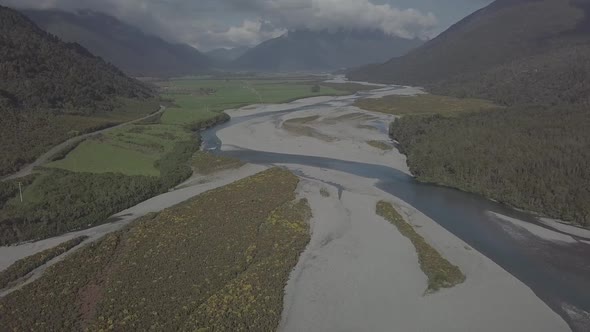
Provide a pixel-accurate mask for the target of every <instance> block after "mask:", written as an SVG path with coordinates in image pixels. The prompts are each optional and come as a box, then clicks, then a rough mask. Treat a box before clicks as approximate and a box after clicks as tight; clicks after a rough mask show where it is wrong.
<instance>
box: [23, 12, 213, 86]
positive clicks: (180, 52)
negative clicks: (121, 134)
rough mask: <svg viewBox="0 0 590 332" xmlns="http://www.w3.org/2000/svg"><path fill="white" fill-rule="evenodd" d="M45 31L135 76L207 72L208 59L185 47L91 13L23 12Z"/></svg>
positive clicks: (110, 18)
mask: <svg viewBox="0 0 590 332" xmlns="http://www.w3.org/2000/svg"><path fill="white" fill-rule="evenodd" d="M24 13H25V15H27V16H28V17H29V18H30V19H32V20H33V21H34V22H35V23H36V24H37V25H39V26H40V27H41V28H42V29H44V30H46V31H48V32H49V33H52V34H54V35H56V36H58V37H60V38H61V39H63V40H65V41H69V42H76V43H79V44H80V45H82V46H84V47H85V48H87V49H88V50H89V51H90V52H92V53H93V54H96V55H98V56H100V57H102V58H104V59H105V60H106V61H108V62H110V63H112V64H114V65H115V66H117V67H118V68H121V69H122V70H123V71H125V72H126V73H128V74H130V75H133V76H155V77H162V76H164V77H167V76H184V75H191V74H199V73H203V72H205V71H207V70H208V68H209V66H210V65H211V61H210V60H209V58H208V57H207V56H205V55H203V54H202V53H200V52H199V51H197V50H196V49H194V48H193V47H191V46H189V45H186V44H173V43H169V42H167V41H164V40H162V39H161V38H159V37H155V36H151V35H148V34H146V33H144V32H142V31H141V30H140V29H138V28H135V27H133V26H130V25H128V24H126V23H123V22H121V21H119V20H118V19H116V18H114V17H111V16H108V15H105V14H102V13H97V12H92V11H80V12H78V13H69V12H62V11H54V10H48V11H30V10H29V11H24Z"/></svg>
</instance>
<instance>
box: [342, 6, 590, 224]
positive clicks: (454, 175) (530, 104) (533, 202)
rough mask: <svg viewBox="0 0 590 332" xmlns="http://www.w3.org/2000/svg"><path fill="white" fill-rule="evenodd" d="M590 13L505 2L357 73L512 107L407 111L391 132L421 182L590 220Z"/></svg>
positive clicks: (581, 221) (584, 9)
mask: <svg viewBox="0 0 590 332" xmlns="http://www.w3.org/2000/svg"><path fill="white" fill-rule="evenodd" d="M589 14H590V1H588V0H571V1H570V0H539V1H532V0H521V1H508V0H497V1H495V2H494V3H492V4H491V5H489V6H487V7H485V8H483V9H481V10H479V11H478V12H476V13H474V14H472V15H471V16H469V17H467V18H465V19H464V20H462V21H461V22H459V23H457V24H456V25H455V26H453V27H451V28H450V29H448V30H447V31H445V32H444V33H442V34H441V35H440V36H439V37H437V38H435V39H433V40H432V41H430V42H428V43H426V44H425V45H424V46H422V47H421V48H418V49H417V50H415V51H413V52H412V53H410V54H409V55H407V56H405V57H401V58H397V59H392V60H391V61H389V62H387V63H385V64H383V65H375V66H370V67H367V68H364V69H361V70H359V71H356V72H354V73H351V74H350V76H351V77H352V78H355V79H364V80H371V81H382V82H396V83H403V84H411V85H421V86H425V87H426V88H427V90H428V91H429V92H433V93H436V94H441V95H448V96H454V97H460V98H482V99H487V100H491V101H494V102H496V103H497V104H500V105H503V106H507V108H506V109H503V110H498V111H493V112H482V113H474V114H462V115H458V116H455V117H449V118H445V117H442V116H412V117H404V118H402V119H399V120H397V121H396V122H395V123H394V124H393V125H392V127H391V135H392V137H393V138H394V139H396V140H398V141H399V143H400V145H401V148H402V149H403V150H404V152H405V153H406V154H407V155H408V163H409V165H410V167H411V170H412V172H413V173H414V174H415V175H416V176H417V178H418V179H419V180H422V181H427V182H434V183H440V184H444V185H448V186H452V187H457V188H460V189H462V190H466V191H471V192H476V193H480V194H483V195H485V196H487V197H490V198H493V199H496V200H498V201H502V202H505V203H507V204H510V205H513V206H517V207H520V208H524V209H528V210H534V211H537V212H541V213H543V214H545V215H548V216H551V217H555V218H559V219H565V220H568V221H571V222H574V223H578V224H583V225H585V226H590V203H589V202H590V191H589V190H590V189H589V188H590V182H589V181H590V180H589V179H590V171H589V168H588V167H589V166H590V153H589V151H590V134H589V133H590V110H589V109H588V108H589V107H590V34H589V33H588V32H589V31H590V15H589ZM474 111H476V110H474Z"/></svg>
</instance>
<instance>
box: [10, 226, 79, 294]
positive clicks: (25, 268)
mask: <svg viewBox="0 0 590 332" xmlns="http://www.w3.org/2000/svg"><path fill="white" fill-rule="evenodd" d="M87 238H88V237H86V236H80V237H77V238H75V239H72V240H69V241H66V242H64V243H62V244H60V245H58V246H57V247H54V248H50V249H47V250H44V251H42V252H40V253H38V254H35V255H32V256H29V257H26V258H23V259H21V260H18V261H16V262H15V263H14V264H12V265H10V266H9V267H8V268H6V269H5V270H3V271H0V289H5V288H7V287H9V286H11V284H13V283H14V282H16V281H18V280H19V279H21V278H22V277H25V276H26V275H27V274H29V273H30V272H32V271H33V270H35V269H36V268H38V267H40V266H42V265H44V264H45V263H47V262H49V261H50V260H52V259H54V258H55V257H57V256H60V255H62V254H64V253H66V252H68V251H69V250H70V249H72V248H74V247H75V246H77V245H79V244H80V243H82V242H84V240H86V239H87Z"/></svg>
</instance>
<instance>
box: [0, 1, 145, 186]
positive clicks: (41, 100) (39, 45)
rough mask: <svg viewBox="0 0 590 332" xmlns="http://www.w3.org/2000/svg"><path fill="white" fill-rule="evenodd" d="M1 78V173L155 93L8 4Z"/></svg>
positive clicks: (0, 12)
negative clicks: (115, 111) (51, 33)
mask: <svg viewBox="0 0 590 332" xmlns="http://www.w3.org/2000/svg"><path fill="white" fill-rule="evenodd" d="M0 77H1V79H0V142H2V144H1V145H0V176H2V175H5V174H8V173H9V172H13V171H15V170H17V169H18V168H19V167H20V166H22V165H24V164H26V163H28V162H30V161H32V160H33V159H34V158H36V157H37V156H38V155H40V154H41V153H43V152H44V151H46V150H48V149H49V148H50V147H51V146H52V145H54V144H57V143H59V142H61V141H63V140H65V139H67V138H69V137H71V136H72V135H75V133H76V132H78V131H84V130H89V129H92V128H95V127H97V126H105V125H108V124H110V123H113V122H116V119H115V118H113V117H111V116H110V115H111V114H113V112H112V111H114V110H117V109H119V108H121V107H122V106H123V104H125V103H135V104H138V105H139V102H143V101H145V99H147V98H149V97H153V93H152V91H151V90H150V89H149V88H148V87H146V86H144V85H143V84H141V83H140V82H138V81H136V80H134V79H131V78H129V77H127V76H125V74H123V73H122V72H121V71H120V70H119V69H117V68H115V67H114V66H112V65H110V64H107V63H106V62H104V61H103V60H102V59H101V58H99V57H96V56H94V55H92V54H91V53H90V52H88V51H87V50H86V49H84V48H83V47H82V46H80V45H78V44H75V43H65V42H62V41H61V40H59V39H58V38H56V37H55V36H53V35H50V34H48V33H46V32H45V31H43V30H41V29H40V28H38V27H37V26H36V25H35V24H34V23H33V22H31V21H30V20H29V19H28V18H26V17H25V16H24V15H22V14H21V13H19V12H17V11H15V10H12V9H9V8H5V7H2V6H0ZM140 110H142V111H144V112H145V113H149V112H153V111H155V109H149V108H147V109H140ZM135 114H137V113H135ZM99 116H102V118H99Z"/></svg>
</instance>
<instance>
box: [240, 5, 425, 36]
mask: <svg viewBox="0 0 590 332" xmlns="http://www.w3.org/2000/svg"><path fill="white" fill-rule="evenodd" d="M229 2H231V3H233V4H234V5H235V6H236V7H237V8H241V9H246V10H247V9H249V10H252V11H254V12H258V13H260V14H261V15H262V17H263V18H264V19H266V20H268V21H270V22H272V23H273V24H275V25H277V26H282V27H284V28H287V29H302V28H305V29H311V30H334V29H342V28H345V29H380V30H383V31H384V32H386V33H388V34H391V35H396V36H399V37H403V38H416V37H417V38H428V37H431V36H432V31H433V29H434V28H435V27H436V26H437V19H436V17H435V15H434V14H433V13H422V12H420V11H418V10H415V9H405V10H401V9H398V8H395V7H393V6H391V5H390V4H374V3H372V2H371V1H369V0H247V1H243V0H229Z"/></svg>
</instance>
